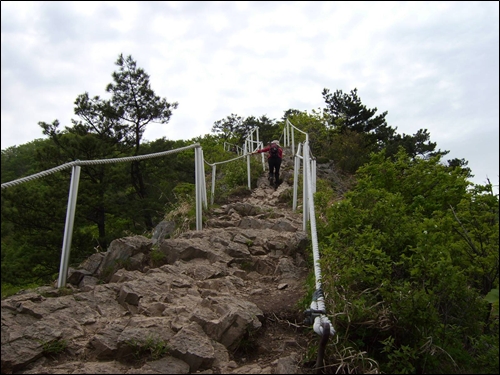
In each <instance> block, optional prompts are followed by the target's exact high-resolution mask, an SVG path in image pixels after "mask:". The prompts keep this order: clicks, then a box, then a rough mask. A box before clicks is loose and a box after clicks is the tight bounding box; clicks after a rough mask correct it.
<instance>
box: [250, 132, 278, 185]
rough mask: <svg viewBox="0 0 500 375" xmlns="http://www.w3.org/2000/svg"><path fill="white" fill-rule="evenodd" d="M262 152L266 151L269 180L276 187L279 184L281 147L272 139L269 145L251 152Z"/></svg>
mask: <svg viewBox="0 0 500 375" xmlns="http://www.w3.org/2000/svg"><path fill="white" fill-rule="evenodd" d="M262 152H267V153H268V155H267V162H268V164H269V182H270V183H271V185H274V187H275V188H277V187H278V185H279V184H280V167H281V160H282V159H283V149H282V148H281V147H280V143H279V141H278V140H274V141H272V142H271V143H270V144H269V146H267V147H264V148H262V149H259V150H257V151H255V152H252V154H260V153H262ZM273 177H274V184H273Z"/></svg>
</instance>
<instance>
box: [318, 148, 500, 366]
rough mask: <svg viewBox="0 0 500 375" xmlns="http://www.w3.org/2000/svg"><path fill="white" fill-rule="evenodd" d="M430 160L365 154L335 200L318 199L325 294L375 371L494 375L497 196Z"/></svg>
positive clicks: (343, 330) (342, 332) (342, 333)
mask: <svg viewBox="0 0 500 375" xmlns="http://www.w3.org/2000/svg"><path fill="white" fill-rule="evenodd" d="M439 159H440V156H439V155H436V156H434V157H431V158H429V159H421V158H412V157H411V156H409V155H408V154H406V152H405V151H404V150H403V149H400V151H399V152H398V153H397V154H396V155H395V157H394V158H387V157H386V156H385V153H384V151H381V152H379V153H374V154H372V155H371V158H370V161H369V162H368V163H366V164H365V165H363V166H362V167H361V168H359V170H358V172H357V174H356V179H357V184H356V186H355V187H354V188H353V189H352V190H351V191H350V192H348V193H347V194H345V196H344V197H343V199H342V200H340V201H337V202H332V203H331V204H330V205H325V204H324V200H325V196H324V195H322V194H320V193H318V194H317V195H318V196H319V197H320V199H319V201H318V202H319V203H320V204H318V205H317V206H318V208H317V209H318V216H319V218H318V219H319V222H320V223H321V224H320V225H318V236H319V238H320V239H321V245H320V247H321V249H322V252H323V256H322V270H323V275H324V280H323V282H324V291H325V293H326V294H327V295H328V296H329V301H328V305H329V306H335V316H336V319H335V324H334V325H335V328H336V329H337V331H338V335H339V337H344V338H345V342H344V343H343V344H342V345H345V346H349V347H354V348H357V350H359V351H366V352H367V353H368V354H369V355H370V356H371V358H373V359H375V360H376V361H377V362H378V363H380V369H381V370H382V371H383V372H386V373H415V372H417V373H464V372H465V373H469V372H478V371H479V372H487V373H492V372H493V371H494V372H495V373H496V372H497V370H498V355H497V354H498V345H492V346H489V345H487V344H486V343H487V342H490V343H491V342H495V341H496V342H497V343H498V316H496V317H495V316H493V314H490V310H491V307H490V306H489V304H488V302H487V301H486V300H485V298H484V297H485V296H486V295H488V294H489V293H491V290H492V289H493V290H495V289H497V288H498V229H499V228H498V196H494V195H493V192H492V187H491V185H489V186H475V187H472V188H471V187H470V186H469V185H470V183H469V182H468V181H467V180H466V175H465V174H464V173H463V171H462V170H461V169H460V168H449V167H446V166H444V165H442V164H440V163H439ZM489 295H491V294H489ZM495 352H496V353H497V354H495ZM479 369H481V370H479Z"/></svg>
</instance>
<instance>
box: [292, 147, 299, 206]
mask: <svg viewBox="0 0 500 375" xmlns="http://www.w3.org/2000/svg"><path fill="white" fill-rule="evenodd" d="M299 148H300V145H299ZM293 163H294V164H293V208H292V210H293V211H294V212H295V210H296V209H297V186H298V179H299V168H300V158H299V155H295V156H294V157H293Z"/></svg>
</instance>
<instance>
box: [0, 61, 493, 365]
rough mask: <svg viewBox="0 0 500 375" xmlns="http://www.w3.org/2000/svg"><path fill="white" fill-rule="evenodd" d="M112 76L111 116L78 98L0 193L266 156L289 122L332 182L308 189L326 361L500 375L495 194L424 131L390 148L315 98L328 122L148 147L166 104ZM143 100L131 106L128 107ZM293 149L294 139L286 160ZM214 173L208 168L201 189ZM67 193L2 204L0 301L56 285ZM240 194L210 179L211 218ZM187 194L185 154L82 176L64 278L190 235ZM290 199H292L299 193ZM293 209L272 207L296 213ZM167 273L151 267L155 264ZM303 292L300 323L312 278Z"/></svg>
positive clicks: (307, 117)
mask: <svg viewBox="0 0 500 375" xmlns="http://www.w3.org/2000/svg"><path fill="white" fill-rule="evenodd" d="M116 65H117V66H118V71H117V72H115V73H113V75H112V78H113V83H111V84H108V85H107V87H106V92H107V93H109V94H110V95H111V97H110V99H109V100H103V99H101V98H99V97H98V96H95V97H90V96H89V95H88V94H87V93H85V94H82V95H80V96H78V97H77V99H76V101H75V115H77V116H78V118H79V120H72V125H71V126H65V127H64V129H60V124H59V122H58V121H57V120H54V121H53V122H52V123H51V124H48V123H44V122H40V123H39V124H40V127H41V130H42V133H43V134H44V135H45V136H46V137H47V138H46V139H37V140H34V141H32V142H29V143H27V144H24V145H19V146H14V147H9V148H8V149H6V150H2V183H5V182H9V181H13V180H15V179H18V178H21V177H24V176H28V175H32V174H34V173H38V172H41V171H45V170H48V169H51V168H54V167H57V166H60V165H62V164H64V163H67V162H69V161H73V160H97V159H99V160H100V159H110V158H119V157H130V156H137V155H145V154H151V153H157V152H163V151H167V150H175V149H178V148H181V147H185V146H188V145H192V144H193V143H199V144H200V145H201V147H202V149H203V153H204V158H205V160H206V161H208V162H210V163H218V162H222V161H226V160H230V159H233V158H234V157H235V156H236V154H234V153H233V152H229V151H225V150H224V142H229V143H232V144H242V141H243V139H244V137H245V135H246V134H247V132H248V131H249V130H251V129H253V128H254V127H258V128H259V133H260V137H261V139H262V140H263V141H264V142H265V143H267V142H269V141H270V140H272V139H280V135H281V134H282V131H283V127H284V124H285V120H287V119H288V120H290V121H291V122H292V123H293V125H294V126H296V127H298V128H299V129H302V130H303V131H305V132H307V133H308V134H309V141H310V147H311V150H312V153H313V154H314V156H315V157H316V159H317V161H318V162H321V163H331V165H332V172H333V173H334V178H332V179H329V180H326V179H325V180H321V179H318V181H317V192H316V194H315V205H316V207H315V208H316V215H317V230H318V241H319V247H320V252H321V267H322V274H323V280H322V283H323V290H324V292H325V296H326V298H327V301H326V305H327V308H330V307H332V308H333V309H334V311H333V313H332V315H331V316H332V323H333V325H334V328H335V329H336V331H337V335H336V337H337V338H338V340H337V341H336V342H335V343H332V344H330V345H329V346H328V347H327V351H326V358H325V361H326V362H327V363H330V364H331V366H332V367H333V368H334V371H335V372H349V373H353V372H359V373H363V372H365V373H366V372H371V373H373V372H376V371H381V372H384V373H498V370H499V362H498V289H499V286H498V253H499V252H498V250H499V228H498V222H499V206H498V195H495V194H493V190H492V186H491V184H487V185H484V186H483V185H473V184H471V183H470V182H469V181H468V178H470V177H471V170H470V169H469V168H467V161H465V160H463V159H461V160H459V159H453V160H447V161H446V162H444V161H443V160H442V159H443V157H444V156H445V155H446V154H447V153H448V151H441V150H439V149H436V146H437V145H436V143H434V142H431V140H430V134H429V132H428V131H427V130H426V129H420V130H418V131H417V132H416V133H415V134H413V135H405V134H403V135H400V134H398V133H397V132H396V129H394V128H391V127H390V126H389V125H388V124H387V123H386V120H385V117H386V115H387V112H383V113H381V114H379V115H377V114H376V113H377V109H376V108H374V109H369V108H367V107H366V106H364V105H363V104H362V102H361V99H360V97H359V96H358V92H357V90H356V89H354V90H352V91H351V92H350V93H343V92H342V91H340V90H337V91H335V92H333V93H331V92H330V91H329V90H328V89H324V90H323V97H324V99H325V108H323V109H318V110H312V111H311V112H310V113H308V112H307V111H298V110H295V109H288V110H286V111H284V116H283V118H281V119H278V120H274V119H269V118H267V116H265V115H264V116H260V117H255V116H249V117H246V118H244V117H240V116H238V115H236V114H231V115H230V116H227V117H226V118H224V119H221V120H219V121H216V122H215V123H214V126H213V128H212V132H213V133H214V134H209V135H205V136H203V137H198V138H195V139H192V140H187V141H171V140H167V139H165V138H161V139H157V140H154V141H143V140H142V135H143V134H144V130H145V127H146V126H147V124H148V123H149V122H150V121H151V120H155V121H156V122H160V123H163V124H167V123H168V121H169V119H170V117H171V116H172V115H173V110H174V109H175V108H176V107H177V103H175V102H173V103H169V102H167V101H166V99H162V98H159V97H157V96H156V95H155V94H154V92H153V91H152V90H151V87H150V84H149V76H148V75H147V74H146V73H145V72H144V71H143V70H142V69H140V68H138V67H137V65H136V63H135V61H134V60H133V59H132V58H131V57H130V56H129V57H127V58H123V56H122V55H120V56H119V58H118V60H117V62H116ZM138 93H140V95H139V99H140V101H139V102H136V101H134V100H128V99H130V98H131V97H136V96H135V95H137V94H138ZM130 103H134V104H133V105H130ZM303 140H304V136H303V135H302V134H301V133H298V132H297V133H296V138H295V144H296V145H298V143H299V142H301V141H303ZM250 162H251V168H250V170H251V175H250V180H251V186H252V187H254V186H255V185H256V181H257V179H258V177H259V176H261V175H262V165H261V163H260V161H259V160H258V159H257V158H253V157H252V158H251V160H250ZM333 166H334V167H333ZM211 173H212V170H210V169H209V168H207V170H206V175H207V177H206V182H207V186H211V181H212V179H211V177H212V176H211ZM70 178H71V170H69V169H67V170H63V171H59V172H57V173H54V174H51V175H48V176H45V177H43V178H39V179H36V180H33V181H29V182H26V183H23V184H20V185H16V186H12V187H9V188H7V189H3V190H2V211H1V212H2V222H1V226H2V227H1V229H2V237H1V238H2V247H1V249H2V250H1V272H2V273H1V283H2V298H4V297H5V296H8V295H11V294H13V293H16V292H17V291H19V290H21V289H29V288H33V287H35V286H39V285H44V284H47V283H50V282H52V281H53V280H55V279H56V278H57V273H58V271H59V262H60V255H61V246H62V234H63V232H64V225H65V217H66V204H67V199H68V187H69V183H70ZM247 178H248V174H247V162H246V160H245V159H238V160H236V161H234V162H231V163H226V164H219V165H217V169H216V185H215V202H214V203H215V204H224V203H227V202H228V201H229V199H237V198H238V197H241V196H244V195H245V194H249V193H250V190H249V189H248V181H247ZM301 178H302V176H299V179H301ZM194 184H195V179H194V150H193V149H190V150H187V151H183V152H179V153H173V154H169V155H166V156H162V157H157V158H152V159H145V160H141V161H140V162H137V161H135V162H130V163H129V162H127V163H111V164H104V165H92V166H82V168H81V178H80V185H79V193H78V201H77V208H76V217H75V224H74V231H73V238H72V246H71V259H70V266H76V265H78V264H79V263H80V262H81V261H83V260H84V259H86V258H87V257H88V256H89V255H91V254H93V253H95V252H96V251H106V249H107V247H108V246H109V244H110V242H111V241H112V240H114V239H116V238H120V237H123V236H124V235H134V234H142V235H146V236H149V235H150V233H151V230H152V228H154V226H155V225H156V224H158V223H159V222H160V221H162V220H171V221H174V222H175V224H176V231H175V232H174V233H172V236H176V235H177V234H179V233H181V232H183V231H186V230H188V229H194V228H195V221H196V217H195V204H194V202H195V196H194V195H195V194H194V186H195V185H194ZM298 188H299V192H298V196H299V197H301V196H302V193H301V189H302V184H301V183H299V185H298ZM209 194H210V191H207V195H209ZM292 194H293V193H292V191H291V190H290V191H288V192H286V193H284V194H283V195H282V196H281V197H280V201H281V202H285V203H286V202H291V200H292ZM207 198H208V199H209V200H210V197H207ZM299 199H300V198H299ZM203 209H205V208H203ZM299 211H300V210H299ZM270 215H272V213H270ZM247 245H249V246H250V245H251V244H250V243H248V244H247ZM163 257H164V254H162V253H160V252H159V251H158V250H157V249H155V250H153V251H152V252H151V261H152V262H153V263H162V258H163ZM308 262H309V264H312V262H311V259H308ZM116 266H121V267H126V266H127V263H126V262H125V263H121V264H117V265H116ZM244 267H249V265H248V264H247V265H244ZM107 272H108V273H109V274H111V273H112V272H113V269H111V268H110V269H108V270H105V271H104V274H105V276H106V273H107ZM308 285H309V286H310V294H309V295H308V296H306V298H305V302H304V304H305V306H304V307H305V308H307V307H308V306H307V305H308V304H309V302H310V297H311V295H312V288H313V286H314V280H312V278H310V279H309V280H308ZM245 340H246V341H243V342H242V343H240V346H239V350H243V351H245V350H247V349H248V350H251V349H252V335H251V333H249V335H248V337H246V338H245ZM43 345H44V352H46V353H53V354H57V353H59V352H62V351H64V349H65V343H64V342H63V340H58V341H54V342H50V343H43ZM130 345H131V346H132V347H134V348H135V349H134V352H135V353H136V354H137V355H143V354H144V353H147V354H148V355H150V356H151V358H159V357H161V356H162V355H164V354H165V353H166V352H167V351H168V347H167V345H166V344H165V343H164V342H163V341H161V340H159V339H155V338H152V337H149V338H148V339H147V340H146V341H145V342H141V343H137V342H132V343H130ZM313 354H314V353H311V354H310V355H311V356H312V355H313Z"/></svg>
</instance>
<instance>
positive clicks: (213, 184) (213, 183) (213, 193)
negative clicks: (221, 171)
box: [210, 164, 217, 205]
mask: <svg viewBox="0 0 500 375" xmlns="http://www.w3.org/2000/svg"><path fill="white" fill-rule="evenodd" d="M216 172H217V165H216V164H214V165H212V200H211V201H210V204H212V205H213V204H214V195H215V173H216Z"/></svg>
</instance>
